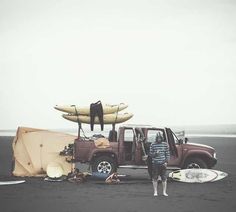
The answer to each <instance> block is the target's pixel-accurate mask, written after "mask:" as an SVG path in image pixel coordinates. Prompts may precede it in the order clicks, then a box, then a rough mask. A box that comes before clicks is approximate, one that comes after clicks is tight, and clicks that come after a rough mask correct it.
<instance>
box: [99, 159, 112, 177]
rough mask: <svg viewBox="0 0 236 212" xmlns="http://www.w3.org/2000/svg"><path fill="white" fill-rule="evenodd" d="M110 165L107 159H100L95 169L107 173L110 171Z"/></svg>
mask: <svg viewBox="0 0 236 212" xmlns="http://www.w3.org/2000/svg"><path fill="white" fill-rule="evenodd" d="M111 169H112V166H111V164H110V163H109V162H107V161H101V162H100V163H99V164H98V166H97V170H98V172H99V173H104V174H109V173H110V172H111Z"/></svg>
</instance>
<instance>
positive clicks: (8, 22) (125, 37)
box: [0, 0, 236, 129]
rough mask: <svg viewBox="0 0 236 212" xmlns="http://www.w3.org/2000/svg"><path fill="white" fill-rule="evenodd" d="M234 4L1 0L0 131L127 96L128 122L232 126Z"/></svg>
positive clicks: (56, 122)
mask: <svg viewBox="0 0 236 212" xmlns="http://www.w3.org/2000/svg"><path fill="white" fill-rule="evenodd" d="M235 11H236V2H235V1H227V0H195V1H189V0H179V1H175V0H165V1H164V0H163V1H161V0H155V1H154V0H153V1H151V0H149V1H147V0H143V1H137V0H134V1H130V0H124V1H123V0H119V1H111V0H107V1H104V0H101V1H95V0H91V1H89V0H88V1H84V0H81V1H72V0H61V1H55V0H54V1H53V0H43V1H42V0H41V1H32V0H28V1H23V0H22V1H21V0H19V1H17V0H4V1H3V0H0V108H1V109H0V129H15V128H17V127H18V126H28V127H35V128H51V129H53V128H55V129H56V128H70V127H76V124H75V123H72V122H69V121H67V120H64V119H63V118H61V113H60V112H59V111H56V110H55V109H54V108H53V106H54V105H56V104H61V105H62V104H76V105H80V106H89V104H90V103H92V102H96V101H98V100H101V101H102V102H103V103H109V104H117V103H120V102H125V103H127V104H128V105H129V107H128V108H127V109H126V110H125V111H124V112H131V113H133V114H134V117H133V118H132V119H131V120H130V121H128V122H127V123H136V124H140V123H142V124H155V125H167V126H168V125H189V124H190V125H195V124H232V123H236V110H235V108H236V100H235V96H236V62H235V61H236V13H235Z"/></svg>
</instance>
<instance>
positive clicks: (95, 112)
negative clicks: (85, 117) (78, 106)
mask: <svg viewBox="0 0 236 212" xmlns="http://www.w3.org/2000/svg"><path fill="white" fill-rule="evenodd" d="M96 116H98V118H99V122H100V125H101V130H103V126H104V123H103V108H102V103H101V102H100V101H98V102H96V103H92V104H90V127H91V131H93V126H94V120H95V117H96Z"/></svg>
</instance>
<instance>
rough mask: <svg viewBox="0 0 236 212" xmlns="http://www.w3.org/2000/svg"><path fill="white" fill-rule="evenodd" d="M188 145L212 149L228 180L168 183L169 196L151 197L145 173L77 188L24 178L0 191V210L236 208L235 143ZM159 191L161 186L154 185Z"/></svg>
mask: <svg viewBox="0 0 236 212" xmlns="http://www.w3.org/2000/svg"><path fill="white" fill-rule="evenodd" d="M12 139H13V138H12V137H0V179H2V180H7V179H10V177H9V176H10V171H11V157H12V153H11V142H12ZM189 142H197V143H203V144H207V145H211V146H213V147H214V148H215V149H216V151H217V157H218V163H217V165H216V166H215V167H214V169H217V170H221V171H225V172H227V173H228V174H229V176H228V177H227V178H225V179H223V180H221V181H217V182H214V183H203V184H188V183H180V182H173V181H172V182H169V183H168V193H169V197H164V196H158V197H153V190H152V184H151V182H150V180H149V179H148V177H147V176H148V175H147V173H146V171H145V170H122V169H120V170H119V173H120V174H123V173H126V174H129V175H131V176H132V180H129V181H127V182H126V183H125V184H119V185H106V184H102V183H99V182H96V181H91V180H90V181H87V182H86V183H83V184H79V185H77V184H73V183H70V182H60V183H55V182H53V183H52V182H51V183H50V182H45V181H43V179H42V178H25V179H26V183H24V184H19V185H11V186H1V187H0V208H1V211H4V212H7V211H11V212H21V211H22V212H27V211H35V212H37V211H40V212H41V211H53V212H54V211H57V212H60V211H66V212H70V211H76V212H78V211H81V212H87V211H104V212H105V211H110V212H115V211H122V212H124V211H127V212H134V211H142V212H143V211H168V212H170V211H175V212H194V211H196V212H197V211H198V212H199V211H208V212H213V211H214V212H217V211H219V212H222V211H227V212H230V211H235V209H236V201H235V200H236V138H214V137H211V138H209V137H207V138H204V137H202V138H190V141H189ZM160 188H161V185H160Z"/></svg>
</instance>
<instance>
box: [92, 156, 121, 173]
mask: <svg viewBox="0 0 236 212" xmlns="http://www.w3.org/2000/svg"><path fill="white" fill-rule="evenodd" d="M116 170H117V167H116V163H115V160H114V159H113V158H111V157H108V156H100V157H97V158H95V159H94V161H93V163H92V172H98V173H102V174H108V175H110V174H112V173H113V172H116Z"/></svg>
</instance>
